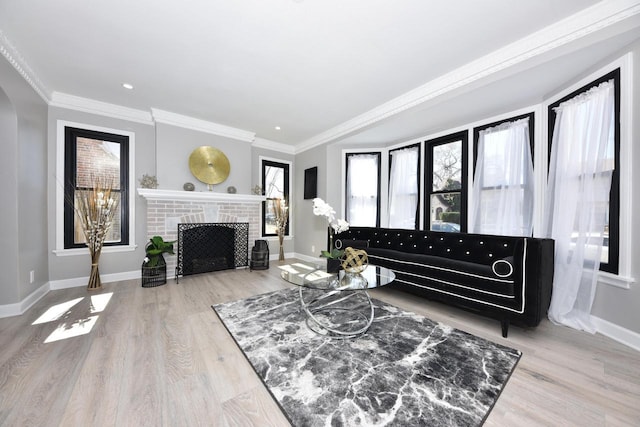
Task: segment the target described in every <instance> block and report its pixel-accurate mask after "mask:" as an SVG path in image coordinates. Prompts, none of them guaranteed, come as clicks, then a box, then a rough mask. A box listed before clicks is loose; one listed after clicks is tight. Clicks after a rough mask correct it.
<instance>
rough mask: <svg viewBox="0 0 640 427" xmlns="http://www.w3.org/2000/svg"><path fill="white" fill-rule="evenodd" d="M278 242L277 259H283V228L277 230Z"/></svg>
mask: <svg viewBox="0 0 640 427" xmlns="http://www.w3.org/2000/svg"><path fill="white" fill-rule="evenodd" d="M278 242H279V243H280V252H279V254H278V261H284V230H278Z"/></svg>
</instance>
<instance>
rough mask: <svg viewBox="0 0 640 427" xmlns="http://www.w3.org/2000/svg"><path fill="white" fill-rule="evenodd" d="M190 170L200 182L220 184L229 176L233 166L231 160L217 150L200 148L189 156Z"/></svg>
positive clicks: (205, 147)
mask: <svg viewBox="0 0 640 427" xmlns="http://www.w3.org/2000/svg"><path fill="white" fill-rule="evenodd" d="M189 169H190V170H191V173H192V174H193V176H195V177H196V178H198V180H199V181H202V182H204V183H205V184H209V190H211V185H212V184H219V183H221V182H223V181H224V180H225V179H227V177H228V176H229V171H230V170H231V165H230V164H229V159H228V158H227V156H225V155H224V153H223V152H222V151H220V150H218V149H217V148H213V147H207V146H202V147H198V148H196V149H195V150H193V152H192V153H191V155H190V156H189Z"/></svg>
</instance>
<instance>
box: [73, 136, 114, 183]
mask: <svg viewBox="0 0 640 427" xmlns="http://www.w3.org/2000/svg"><path fill="white" fill-rule="evenodd" d="M76 162H77V167H76V188H91V187H93V185H94V183H95V182H96V179H99V180H100V181H101V182H102V183H104V184H106V185H111V186H112V187H113V188H114V189H116V190H119V189H120V144H119V143H117V142H110V141H100V140H97V139H90V138H83V137H78V138H77V139H76Z"/></svg>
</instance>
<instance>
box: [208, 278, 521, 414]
mask: <svg viewBox="0 0 640 427" xmlns="http://www.w3.org/2000/svg"><path fill="white" fill-rule="evenodd" d="M373 302H374V306H375V319H374V321H373V324H372V325H371V327H370V328H369V330H368V331H367V332H366V333H365V334H364V335H361V336H359V337H357V338H353V339H344V340H340V339H334V338H330V337H326V336H322V335H318V334H316V333H314V332H313V331H311V330H310V329H309V328H308V327H307V324H306V315H305V313H304V311H303V310H302V308H301V306H300V301H299V298H298V289H297V288H291V289H284V290H280V291H275V292H270V293H267V294H262V295H257V296H253V297H251V298H246V299H243V300H239V301H235V302H230V303H226V304H217V305H214V306H213V309H214V310H215V311H216V313H217V314H218V316H219V317H220V319H221V320H222V322H223V323H224V325H225V326H226V328H227V329H228V331H229V332H230V333H231V335H232V336H233V338H234V339H235V341H236V343H237V344H238V346H239V347H240V348H241V349H242V351H243V352H244V354H245V356H246V357H247V359H248V360H249V362H250V363H251V364H252V366H253V368H254V369H255V371H256V373H257V374H258V375H259V376H260V378H262V380H263V382H264V383H265V385H266V386H267V388H268V389H269V391H270V392H271V394H272V395H273V397H274V398H275V399H276V400H277V402H278V403H279V405H280V407H281V408H282V410H283V412H284V413H285V415H286V416H287V418H288V419H289V421H290V422H291V423H292V424H293V425H294V426H359V425H362V426H477V425H481V424H482V423H483V422H484V420H485V419H486V417H487V415H488V414H489V411H490V410H491V408H492V407H493V405H494V404H495V402H496V400H497V399H498V396H499V395H500V392H501V391H502V389H503V387H504V385H505V383H506V382H507V380H508V379H509V377H510V375H511V373H512V372H513V370H514V369H515V366H516V364H517V363H518V360H519V359H520V355H521V353H520V352H519V351H517V350H514V349H512V348H508V347H505V346H502V345H498V344H495V343H492V342H490V341H487V340H485V339H482V338H479V337H476V336H473V335H470V334H468V333H465V332H462V331H459V330H457V329H454V328H451V327H449V326H446V325H443V324H441V323H438V322H434V321H432V320H429V319H428V318H426V317H424V316H420V315H417V314H414V313H411V312H407V311H404V310H401V309H399V308H397V307H394V306H392V305H390V304H387V303H384V302H381V301H379V300H375V299H374V300H373Z"/></svg>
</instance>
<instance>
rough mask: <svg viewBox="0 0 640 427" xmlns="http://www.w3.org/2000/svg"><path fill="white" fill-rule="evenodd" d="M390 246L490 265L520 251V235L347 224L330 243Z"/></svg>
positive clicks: (388, 247)
mask: <svg viewBox="0 0 640 427" xmlns="http://www.w3.org/2000/svg"><path fill="white" fill-rule="evenodd" d="M354 240H355V241H357V242H354V243H356V246H363V247H364V246H369V247H372V248H381V249H392V250H398V251H403V252H408V253H415V254H425V255H433V256H440V257H446V258H450V259H456V260H461V261H468V262H474V263H478V264H486V265H491V264H492V263H493V262H495V261H496V260H498V259H502V258H507V257H513V256H515V255H516V254H521V253H522V247H523V240H524V238H523V237H512V236H495V235H487V234H470V233H447V232H438V231H426V230H404V229H392V228H373V227H350V228H349V230H347V231H345V232H343V233H340V234H338V235H336V237H335V240H334V245H336V246H337V245H342V247H347V246H351V245H350V243H349V241H354Z"/></svg>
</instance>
